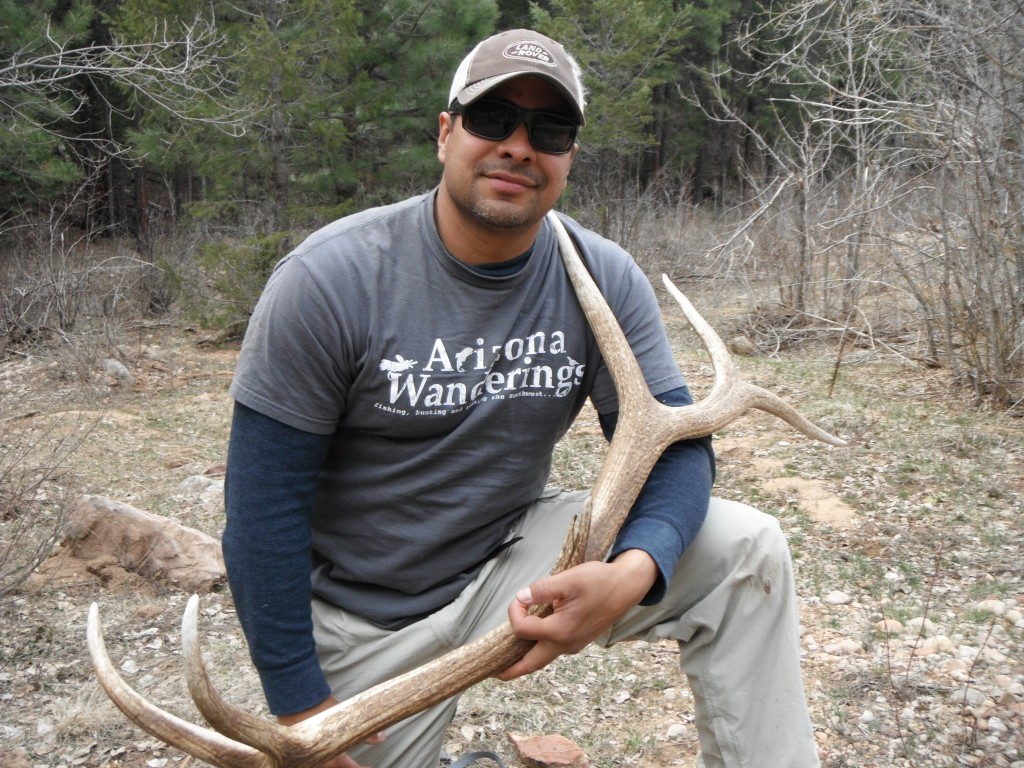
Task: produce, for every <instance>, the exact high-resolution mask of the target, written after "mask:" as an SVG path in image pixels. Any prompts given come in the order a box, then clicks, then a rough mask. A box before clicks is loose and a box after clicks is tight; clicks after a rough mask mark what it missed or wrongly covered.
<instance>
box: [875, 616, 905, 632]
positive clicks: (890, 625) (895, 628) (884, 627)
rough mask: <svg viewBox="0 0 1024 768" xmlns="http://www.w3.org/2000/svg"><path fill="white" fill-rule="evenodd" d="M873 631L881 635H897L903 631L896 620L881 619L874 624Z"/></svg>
mask: <svg viewBox="0 0 1024 768" xmlns="http://www.w3.org/2000/svg"><path fill="white" fill-rule="evenodd" d="M875 631H876V632H881V633H882V634H883V635H898V634H899V633H900V632H902V631H903V625H902V624H900V623H899V622H898V621H896V619H882V620H881V621H879V622H878V623H876V624H875Z"/></svg>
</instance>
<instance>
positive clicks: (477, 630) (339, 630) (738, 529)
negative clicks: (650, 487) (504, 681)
mask: <svg viewBox="0 0 1024 768" xmlns="http://www.w3.org/2000/svg"><path fill="white" fill-rule="evenodd" d="M585 499H586V493H568V492H561V491H550V492H548V493H546V494H545V495H544V496H542V497H541V498H540V499H539V500H538V501H537V502H536V503H535V504H533V505H532V506H531V507H530V509H529V510H528V511H527V512H526V513H525V514H524V515H523V516H522V517H521V518H520V519H519V520H518V521H517V523H516V525H515V526H514V528H513V530H512V531H511V532H510V536H522V537H523V540H522V541H520V542H518V543H517V544H515V545H514V546H512V547H511V548H509V549H507V550H505V551H504V552H502V553H501V554H500V555H499V556H497V557H496V558H494V559H493V560H492V561H490V562H489V563H488V564H487V565H486V567H485V568H484V570H483V571H482V572H481V573H480V576H479V577H478V578H477V579H476V581H475V582H474V583H473V584H471V585H470V586H469V587H468V588H467V589H466V590H465V591H464V592H463V593H462V594H461V595H460V596H459V597H458V599H456V600H455V601H454V602H453V603H451V604H450V605H448V606H446V607H444V608H443V609H441V610H440V611H438V612H437V613H436V614H434V615H432V616H430V617H428V618H427V619H424V620H423V621H420V622H418V623H416V624H413V625H411V626H409V627H406V628H404V629H401V630H399V631H397V632H388V631H385V630H381V629H379V628H377V627H375V626H374V625H372V624H370V623H369V622H367V621H365V620H363V619H361V618H359V617H358V616H354V615H352V614H349V613H346V612H345V611H342V610H340V609H338V608H337V607H335V606H332V605H329V604H327V603H323V602H320V601H315V602H314V606H313V618H314V623H315V625H316V641H317V647H318V652H319V654H320V663H321V665H322V666H323V668H324V671H325V673H326V675H327V678H328V681H329V683H330V685H331V687H332V689H333V691H334V693H335V695H336V696H337V697H338V698H339V699H345V698H348V697H350V696H352V695H354V694H356V693H358V692H360V691H362V690H365V689H366V688H369V687H370V686H372V685H375V684H377V683H379V682H382V681H384V680H387V679H390V678H392V677H394V676H396V675H398V674H401V673H403V672H406V671H408V670H409V669H413V668H415V667H418V666H420V665H422V664H424V663H426V662H428V661H430V660H431V659H433V658H436V657H437V656H439V655H441V654H443V653H445V652H447V651H449V650H451V649H453V648H456V647H458V646H460V645H464V644H466V643H467V642H469V641H471V640H474V639H476V638H477V637H479V636H481V635H483V634H484V633H485V632H487V631H489V630H490V629H492V628H493V627H495V626H497V625H498V624H499V623H501V622H502V621H504V620H505V619H506V618H507V612H506V610H507V608H508V605H509V603H510V602H511V601H512V598H513V596H514V595H515V593H516V591H517V590H518V589H519V588H520V587H522V586H525V585H526V584H529V583H530V582H532V581H535V580H536V579H538V578H541V577H542V576H544V575H546V574H547V573H548V571H549V570H550V569H551V567H552V565H553V563H554V561H555V559H556V558H557V556H558V551H559V549H560V548H561V543H562V538H563V536H564V532H565V530H566V529H567V528H568V525H569V522H570V521H571V520H572V517H573V515H575V514H576V513H577V512H578V511H579V509H580V506H581V505H582V503H583V501H584V500H585ZM665 638H672V639H675V640H676V641H678V643H679V651H680V654H679V664H680V667H681V669H682V671H683V672H684V673H685V674H686V677H687V679H688V681H689V684H690V687H691V690H692V691H693V697H694V702H695V710H696V725H697V729H698V734H699V737H700V744H701V757H702V759H703V761H704V765H705V766H706V768H741V766H742V767H743V768H816V766H818V765H819V763H818V757H817V748H816V744H815V740H814V734H813V732H812V729H811V723H810V718H809V715H808V711H807V702H806V698H805V695H804V689H803V682H802V679H801V673H800V644H799V635H798V607H797V601H796V593H795V590H794V585H793V575H792V566H791V562H790V556H789V548H788V545H787V543H786V540H785V537H784V536H783V534H782V532H781V531H780V529H779V525H778V522H777V521H776V520H775V518H773V517H771V516H770V515H765V514H763V513H761V512H758V511H757V510H755V509H752V508H750V507H748V506H745V505H743V504H737V503H735V502H729V501H723V500H720V499H712V502H711V506H710V509H709V511H708V517H707V521H706V522H705V523H704V527H703V528H702V529H701V532H700V534H699V535H698V536H697V539H696V540H695V541H694V542H693V544H692V545H691V546H690V548H689V549H688V550H687V551H686V552H685V553H684V554H683V556H682V558H681V559H680V561H679V563H678V565H677V567H676V570H675V574H674V575H673V578H672V581H671V584H670V586H669V591H668V594H667V595H666V596H665V599H664V600H662V601H661V602H660V603H658V604H657V605H654V606H648V607H637V608H634V609H632V610H631V611H629V612H628V613H627V614H626V615H625V616H624V617H623V618H622V619H621V621H619V623H618V624H616V626H614V627H613V628H612V630H611V632H610V633H609V634H608V635H607V636H606V637H603V638H600V639H599V641H598V642H600V644H601V645H604V646H609V645H611V644H613V643H617V642H621V641H623V640H637V639H640V640H651V641H654V640H662V639H665ZM456 704H457V699H451V700H449V701H447V702H444V703H442V704H439V705H437V706H436V707H434V708H432V709H429V710H427V711H426V712H423V713H420V714H419V715H416V716H414V717H411V718H409V719H408V720H405V721H403V722H401V723H399V724H397V725H395V726H392V728H390V729H389V730H388V738H387V741H386V742H385V743H384V744H381V745H379V746H362V747H359V748H357V749H354V750H353V751H352V752H351V754H352V756H353V757H354V758H355V759H356V760H358V761H359V762H360V763H362V764H363V765H367V766H370V767H371V768H436V766H437V765H438V756H439V754H440V751H441V747H442V744H443V742H444V738H445V731H446V729H447V727H448V725H449V723H450V722H451V719H452V717H453V716H454V714H455V708H456Z"/></svg>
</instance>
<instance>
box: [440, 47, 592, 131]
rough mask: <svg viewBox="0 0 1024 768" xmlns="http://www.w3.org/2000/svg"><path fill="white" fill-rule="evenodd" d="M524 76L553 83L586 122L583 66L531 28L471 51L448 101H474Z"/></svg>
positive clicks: (578, 117)
mask: <svg viewBox="0 0 1024 768" xmlns="http://www.w3.org/2000/svg"><path fill="white" fill-rule="evenodd" d="M522 75H532V76H534V77H541V78H544V79H545V80H547V81H548V82H550V83H551V84H552V85H554V86H555V87H556V88H558V90H559V91H561V92H562V94H563V95H564V96H565V97H566V99H567V100H568V101H569V103H570V104H571V105H572V108H573V111H574V112H575V114H576V118H577V119H578V120H579V122H580V125H583V124H584V123H585V120H584V118H583V107H584V105H585V104H586V98H585V96H584V92H583V83H582V82H581V81H580V70H579V65H577V64H576V62H575V61H574V60H573V58H572V57H571V56H570V55H569V54H568V53H566V51H565V48H563V47H562V46H561V44H560V43H557V42H555V41H554V40H552V39H551V38H550V37H546V36H545V35H542V34H540V33H539V32H534V31H533V30H530V29H513V30H509V31H508V32H501V33H499V34H497V35H494V36H492V37H489V38H487V39H486V40H484V41H483V42H481V43H479V44H478V45H477V46H476V48H474V49H473V50H472V51H470V53H469V55H468V56H466V58H464V59H463V60H462V63H461V64H459V68H458V69H457V70H456V71H455V79H454V80H453V81H452V89H451V92H450V93H449V95H448V104H449V105H451V104H453V103H454V102H455V101H456V99H457V100H458V102H459V103H460V104H463V105H466V104H472V103H473V102H474V101H475V100H476V99H478V98H480V97H481V96H483V95H484V94H485V93H487V92H488V91H490V90H491V89H492V88H495V87H497V86H499V85H501V84H502V83H503V82H505V81H506V80H511V79H512V78H513V77H520V76H522Z"/></svg>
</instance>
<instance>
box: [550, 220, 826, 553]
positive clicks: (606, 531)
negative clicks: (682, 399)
mask: <svg viewBox="0 0 1024 768" xmlns="http://www.w3.org/2000/svg"><path fill="white" fill-rule="evenodd" d="M547 218H548V221H549V222H550V223H551V224H552V226H554V229H555V235H556V236H557V238H558V247H559V250H560V251H561V253H562V261H563V262H564V263H565V269H566V271H567V272H568V273H569V279H570V280H572V285H573V288H574V289H575V290H576V297H577V298H578V299H579V302H580V305H581V306H582V307H583V312H584V314H586V316H587V320H588V321H589V322H590V327H591V328H592V329H593V331H594V336H595V337H597V340H598V345H599V346H600V348H601V354H602V355H604V359H605V363H607V365H608V370H609V373H611V376H612V378H613V379H614V380H615V390H616V392H617V393H618V396H619V419H618V422H617V423H616V425H615V435H614V436H613V439H612V442H611V445H610V446H609V447H608V453H607V455H606V456H605V460H604V464H602V465H601V471H600V472H599V473H598V476H597V479H596V480H595V481H594V487H593V488H592V489H591V491H590V498H589V499H587V506H586V507H584V510H585V513H586V512H587V511H590V512H591V516H592V517H591V523H590V526H591V528H590V541H589V543H588V545H587V555H586V559H587V560H598V559H601V558H603V557H604V555H605V553H606V552H608V550H609V549H610V548H611V546H612V544H613V543H614V541H615V536H616V535H617V534H618V532H619V528H621V527H622V523H623V522H624V521H625V519H626V515H627V514H628V513H629V510H630V508H631V507H632V506H633V502H634V501H636V497H637V495H639V493H640V489H641V488H642V487H643V484H644V482H645V481H646V480H647V475H648V474H649V473H650V471H651V468H652V467H653V466H654V464H655V462H656V461H657V460H658V457H659V456H661V454H662V452H663V451H664V450H665V449H666V448H668V446H670V445H671V444H672V443H674V442H676V441H678V440H685V439H687V438H693V437H704V436H706V435H710V434H712V433H714V432H715V431H717V430H719V429H721V428H722V427H724V426H725V425H726V424H729V423H731V422H733V421H736V419H738V418H739V417H740V416H742V415H743V414H744V413H746V412H747V411H748V410H750V409H751V408H757V409H759V410H762V411H766V412H768V413H770V414H772V415H774V416H778V417H779V418H780V419H782V420H783V421H785V422H787V423H788V424H790V425H791V426H793V427H795V428H796V429H798V430H799V431H801V432H803V433H804V434H805V435H807V436H808V437H812V438H814V439H815V440H821V441H822V442H825V443H829V444H830V445H835V446H844V445H846V442H845V441H844V440H841V439H840V438H838V437H836V436H834V435H831V434H829V433H828V432H826V431H825V430H823V429H821V428H820V427H818V426H816V425H815V424H812V423H811V422H810V421H808V420H807V419H806V418H804V417H803V416H801V415H800V414H799V413H797V411H796V409H794V408H793V407H792V406H791V405H789V404H788V403H786V402H785V401H784V400H783V399H782V398H780V397H779V396H778V395H776V394H774V393H772V392H769V391H768V390H766V389H762V388H761V387H758V386H756V385H754V384H750V383H748V382H746V381H743V380H742V379H740V377H739V372H738V371H737V370H736V366H735V365H733V362H732V358H730V357H729V351H728V350H727V349H726V347H725V344H724V343H723V342H722V339H721V338H720V337H719V336H718V334H717V333H715V331H714V329H713V328H712V327H711V326H710V325H708V323H707V321H706V320H705V319H704V318H703V317H701V315H700V313H699V312H698V311H697V310H696V309H694V307H693V304H691V303H690V300H689V299H687V298H686V297H685V296H684V295H683V294H682V292H681V291H680V290H679V289H678V288H676V287H675V286H674V285H673V284H672V281H671V280H669V279H668V276H666V275H662V276H661V279H662V282H663V283H664V284H665V287H666V288H667V289H668V291H669V293H671V294H672V296H673V297H674V298H675V300H676V301H677V302H678V303H679V306H680V307H681V308H682V310H683V314H684V315H685V316H686V319H687V320H688V321H689V323H690V325H692V326H693V329H694V330H695V331H696V332H697V335H698V336H700V339H701V341H702V342H703V343H704V348H705V349H707V351H708V354H709V355H710V356H711V362H712V365H713V366H714V369H715V385H714V387H712V389H711V392H710V393H709V394H708V396H707V398H705V399H704V400H702V401H701V402H699V403H694V404H693V405H687V406H670V405H663V404H662V403H659V402H658V401H657V400H655V399H654V397H653V396H652V395H651V392H650V390H649V389H648V388H647V382H646V381H645V380H644V375H643V372H642V371H641V370H640V365H639V364H638V363H637V361H636V357H634V356H633V353H632V350H630V348H629V344H628V343H627V342H626V337H625V334H623V332H622V329H621V328H620V327H619V324H618V322H616V320H615V316H614V315H613V314H612V312H611V309H610V308H609V307H608V304H607V302H606V301H605V300H604V296H602V295H601V291H600V290H599V289H598V287H597V284H596V283H595V282H594V279H593V278H592V277H591V276H590V273H589V272H588V271H587V268H586V266H585V265H584V264H583V260H582V259H581V258H580V257H579V254H578V253H577V251H576V246H575V245H574V244H573V242H572V238H571V237H570V236H569V233H568V232H567V231H566V229H565V227H564V226H563V225H562V222H561V220H560V219H559V218H558V216H557V215H556V214H555V213H554V212H551V213H549V214H548V217H547Z"/></svg>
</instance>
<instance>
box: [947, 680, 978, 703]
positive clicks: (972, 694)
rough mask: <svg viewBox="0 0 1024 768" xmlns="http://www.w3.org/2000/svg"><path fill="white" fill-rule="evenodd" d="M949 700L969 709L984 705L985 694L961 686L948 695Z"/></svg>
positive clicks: (969, 687)
mask: <svg viewBox="0 0 1024 768" xmlns="http://www.w3.org/2000/svg"><path fill="white" fill-rule="evenodd" d="M949 700H950V701H952V702H954V703H956V704H965V705H967V706H970V707H980V706H981V705H982V704H984V703H985V694H984V693H982V692H981V691H979V690H978V689H977V688H972V687H971V686H969V685H963V686H960V687H959V688H957V689H956V690H954V691H953V692H952V693H951V694H950V695H949Z"/></svg>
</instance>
